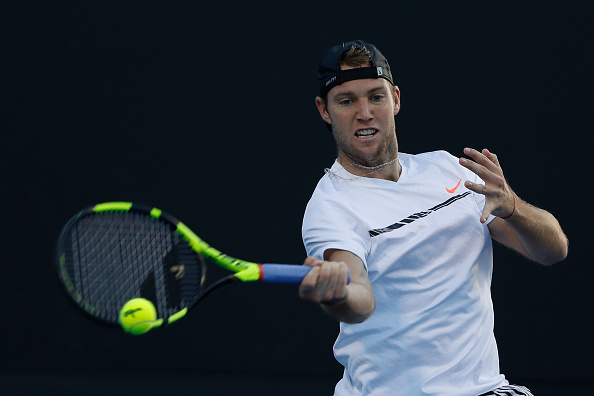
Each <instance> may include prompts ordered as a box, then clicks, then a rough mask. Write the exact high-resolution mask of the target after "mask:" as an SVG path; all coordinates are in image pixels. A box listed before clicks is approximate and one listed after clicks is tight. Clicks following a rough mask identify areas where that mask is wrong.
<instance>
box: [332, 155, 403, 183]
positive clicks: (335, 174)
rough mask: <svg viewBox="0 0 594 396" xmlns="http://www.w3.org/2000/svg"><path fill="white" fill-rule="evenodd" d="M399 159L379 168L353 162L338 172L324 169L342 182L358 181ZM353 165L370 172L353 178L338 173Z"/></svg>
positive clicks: (378, 166)
mask: <svg viewBox="0 0 594 396" xmlns="http://www.w3.org/2000/svg"><path fill="white" fill-rule="evenodd" d="M397 159H398V155H396V157H395V158H394V159H393V160H392V161H388V162H386V163H383V164H381V165H377V166H365V165H361V164H357V163H355V162H351V163H350V164H348V165H347V166H343V167H342V168H340V169H338V170H337V171H332V170H330V168H326V169H324V173H326V174H328V175H329V176H330V177H332V176H336V177H338V178H340V179H342V180H357V179H360V178H362V177H365V176H368V175H371V174H372V173H374V172H377V171H378V170H380V169H382V168H383V167H385V166H388V165H390V164H393V163H394V162H396V160H397ZM351 165H355V166H356V167H358V168H362V169H368V170H369V172H367V173H364V174H362V175H361V176H355V177H351V178H347V177H343V176H340V175H339V174H338V171H341V170H343V169H346V168H348V167H349V166H351Z"/></svg>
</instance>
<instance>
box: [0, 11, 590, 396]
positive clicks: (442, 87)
mask: <svg viewBox="0 0 594 396" xmlns="http://www.w3.org/2000/svg"><path fill="white" fill-rule="evenodd" d="M411 3H413V2H400V1H393V2H382V3H377V4H376V3H373V2H360V3H352V4H348V3H337V2H327V3H324V2H316V3H311V4H308V3H301V2H293V3H286V4H285V3H281V2H237V3H234V2H225V1H219V2H214V4H209V5H204V4H201V5H198V4H196V2H159V1H142V2H114V1H103V2H90V1H84V2H57V1H46V2H41V1H40V2H30V1H14V2H12V1H4V2H2V5H1V20H0V22H1V24H0V26H1V27H0V31H1V33H2V41H1V44H0V45H1V47H0V49H1V51H2V52H1V56H0V62H1V64H0V66H1V79H2V80H1V81H2V87H1V91H2V92H1V94H0V99H1V101H2V102H1V110H0V111H1V119H2V129H3V136H4V137H5V138H4V139H3V143H2V144H1V145H0V158H1V161H2V172H1V176H0V177H1V179H0V180H1V184H0V185H1V196H2V207H3V209H4V210H3V212H4V216H3V219H4V221H3V222H2V224H3V226H2V239H1V240H0V243H1V248H2V252H3V260H2V272H1V273H0V293H2V294H1V297H2V298H1V300H0V301H2V303H1V304H2V314H3V315H2V316H3V319H2V337H1V341H0V342H1V343H2V344H0V370H1V373H2V374H1V375H0V381H1V383H0V385H1V388H0V389H4V390H6V391H7V392H6V393H7V394H22V395H28V394H34V393H35V392H39V391H42V390H43V391H55V392H56V394H63V395H68V394H73V395H77V394H87V395H95V394H96V395H104V394H111V395H120V394H122V395H123V394H130V393H135V394H138V393H140V392H142V393H145V394H157V393H162V392H169V393H170V394H178V395H185V394H210V395H219V394H220V395H227V394H229V395H232V394H260V395H263V394H266V395H268V394H270V395H280V394H282V395H293V394H294V395H329V394H331V393H332V389H333V386H334V383H335V382H336V381H337V380H338V379H339V378H340V376H341V371H342V370H341V367H340V366H339V365H338V364H337V363H336V362H335V361H334V358H333V356H332V343H333V341H334V338H335V336H336V334H337V331H338V325H337V323H334V322H333V321H332V320H331V319H329V318H327V317H326V316H324V315H323V314H322V313H321V311H320V310H319V309H318V307H316V306H315V305H313V304H308V303H306V302H303V301H300V300H299V299H298V297H297V290H296V288H295V287H286V286H274V285H252V284H244V285H237V286H234V287H231V288H227V289H224V290H221V291H220V292H219V293H218V294H217V295H216V296H215V297H212V298H211V299H209V300H207V301H205V302H204V304H202V305H200V306H199V307H197V308H195V309H194V310H193V312H192V314H191V315H189V316H188V317H187V318H185V319H184V320H183V321H180V322H179V323H177V324H175V325H172V326H170V327H167V328H164V329H159V330H157V331H154V332H152V333H148V334H146V335H145V336H141V337H132V336H128V335H126V334H123V333H122V332H121V331H119V330H118V329H115V328H109V327H107V328H106V327H103V326H100V325H98V324H97V323H95V322H94V321H92V320H90V319H88V318H87V317H86V316H83V315H80V314H79V311H78V310H77V309H76V308H75V307H74V306H73V305H72V304H70V302H69V300H68V299H67V297H66V296H65V294H64V293H63V292H62V290H61V286H60V284H59V282H58V280H57V274H56V270H55V269H54V267H53V265H54V263H53V245H54V243H55V240H56V238H57V235H58V233H59V231H60V229H61V227H62V225H63V224H64V223H65V222H66V221H67V220H68V219H69V218H70V217H71V216H72V215H74V213H76V212H77V211H78V210H79V209H81V208H82V207H85V206H88V205H91V204H95V203H98V202H102V201H112V200H128V201H136V202H144V203H149V204H152V205H155V206H158V207H160V208H162V209H165V210H167V211H169V212H171V213H173V214H174V215H176V216H178V217H179V218H181V219H182V220H183V221H184V222H185V223H186V224H188V225H189V226H190V227H191V228H193V229H195V230H196V231H197V232H198V233H199V234H200V235H201V236H202V237H203V238H204V239H205V240H206V241H208V242H209V243H210V244H212V245H213V246H215V247H218V248H219V249H221V250H223V251H225V252H226V253H228V254H230V255H233V256H237V257H241V258H244V259H248V260H252V261H267V262H286V263H301V262H302V261H303V258H304V256H305V251H304V249H303V247H302V243H301V234H300V227H301V219H302V214H303V210H304V207H305V205H306V203H307V201H308V199H309V196H310V194H311V192H312V191H313V188H314V187H315V184H316V183H317V180H318V179H319V177H321V176H322V174H323V169H324V168H325V167H327V166H329V165H331V164H332V161H333V160H334V157H335V148H334V143H333V140H332V138H331V136H330V134H329V133H328V132H327V131H326V129H325V128H324V127H323V125H322V121H321V120H320V119H319V116H318V114H317V111H316V109H315V106H314V97H315V95H316V88H317V82H316V75H315V73H316V67H317V60H318V58H319V56H320V55H321V53H322V52H323V50H324V49H326V48H327V47H329V46H332V45H336V44H338V43H340V42H342V41H347V40H352V39H357V38H362V39H366V40H369V41H371V42H373V43H375V44H376V45H377V46H378V47H379V48H380V50H381V51H382V52H383V53H384V54H385V55H386V56H387V58H388V59H389V61H390V64H391V66H392V70H393V74H394V78H395V80H396V83H397V85H398V86H399V87H400V90H401V94H402V108H401V111H400V114H399V115H398V116H397V134H398V138H399V143H400V149H401V151H404V152H409V153H418V152H423V151H431V150H437V149H445V150H448V151H450V152H451V153H453V154H455V155H461V153H462V149H463V148H464V147H465V146H471V147H475V148H477V149H481V148H483V147H488V148H489V149H490V150H491V151H493V152H495V153H497V154H498V156H499V159H500V162H501V164H502V166H503V169H504V172H505V175H506V177H507V178H508V180H509V182H510V184H511V185H512V186H513V188H514V189H515V190H516V191H517V193H518V194H519V195H520V196H521V197H523V198H524V199H525V200H527V201H529V202H531V203H533V204H535V205H537V206H541V207H544V208H546V209H548V210H549V211H551V212H552V213H553V214H555V215H556V216H557V217H558V219H559V220H560V222H561V224H562V226H563V228H564V230H565V231H566V233H567V235H568V237H569V239H570V242H571V243H570V255H569V257H568V258H567V260H565V262H563V263H560V264H557V265H554V266H552V267H543V266H539V265H537V264H534V263H530V262H527V261H525V260H523V259H521V258H520V257H518V256H517V255H515V254H513V253H511V252H508V251H505V250H504V249H502V248H499V247H498V248H497V249H496V251H495V270H494V278H493V286H492V291H493V300H494V305H495V311H496V327H495V332H496V336H497V339H498V344H499V349H500V356H501V369H502V372H503V373H504V374H506V376H507V377H508V379H509V380H510V381H511V382H512V383H521V384H524V385H526V386H528V387H530V388H532V390H533V391H534V393H535V394H536V395H537V396H544V395H558V394H569V392H571V391H575V392H584V393H585V392H588V390H590V391H592V389H594V374H593V373H592V371H593V370H592V369H593V364H592V352H593V351H594V342H593V341H592V336H591V335H592V330H593V321H592V309H593V307H594V298H593V293H592V287H591V284H592V279H593V274H594V271H593V269H592V263H591V256H590V253H589V252H591V242H590V240H589V239H590V237H591V231H590V228H589V227H587V225H589V220H588V218H589V215H590V213H589V212H590V210H589V209H588V201H589V198H590V196H591V190H592V187H591V185H590V184H591V183H590V180H589V179H587V176H589V175H591V170H592V168H591V163H590V161H589V159H590V157H591V154H590V151H591V145H590V142H591V139H590V137H589V135H590V133H591V131H592V126H593V125H594V122H593V116H592V113H593V112H592V108H593V105H594V100H593V99H592V95H593V88H594V84H593V83H592V81H593V80H592V77H591V73H592V70H593V66H594V62H593V54H592V35H593V33H594V28H593V27H592V25H593V24H592V18H593V17H594V5H593V4H592V3H591V2H589V1H586V0H584V1H516V2H485V3H483V2H480V3H479V2H474V1H473V2H471V1H463V2H441V1H434V2H428V1H418V2H414V4H411ZM450 3H453V4H450ZM6 137H8V140H6ZM200 392H202V393H200Z"/></svg>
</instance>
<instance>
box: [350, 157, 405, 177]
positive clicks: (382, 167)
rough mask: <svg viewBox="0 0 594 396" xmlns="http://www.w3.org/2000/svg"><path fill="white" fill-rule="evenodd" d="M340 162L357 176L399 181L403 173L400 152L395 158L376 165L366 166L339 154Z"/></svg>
mask: <svg viewBox="0 0 594 396" xmlns="http://www.w3.org/2000/svg"><path fill="white" fill-rule="evenodd" d="M338 163H339V164H340V165H342V167H343V169H347V168H348V172H349V173H352V174H353V175H355V176H357V177H370V178H375V179H383V180H389V181H394V182H395V181H398V179H399V178H400V174H401V173H402V167H401V166H400V162H399V161H398V154H396V157H394V158H393V159H391V160H389V161H386V162H384V163H381V164H379V165H376V166H366V165H361V164H358V163H357V162H353V161H352V160H351V159H350V158H348V157H346V156H345V157H342V158H341V156H339V158H338Z"/></svg>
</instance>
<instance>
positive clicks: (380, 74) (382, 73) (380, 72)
mask: <svg viewBox="0 0 594 396" xmlns="http://www.w3.org/2000/svg"><path fill="white" fill-rule="evenodd" d="M377 75H378V77H379V76H383V75H384V71H383V69H382V67H381V66H379V67H378V68H377Z"/></svg>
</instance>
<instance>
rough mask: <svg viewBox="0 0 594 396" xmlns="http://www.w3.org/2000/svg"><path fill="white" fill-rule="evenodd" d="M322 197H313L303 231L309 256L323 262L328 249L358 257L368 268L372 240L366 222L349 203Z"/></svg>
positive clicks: (306, 211)
mask: <svg viewBox="0 0 594 396" xmlns="http://www.w3.org/2000/svg"><path fill="white" fill-rule="evenodd" d="M320 195H323V194H320ZM320 195H316V194H314V196H312V199H311V200H310V201H309V203H308V205H307V208H306V210H305V215H304V217H303V226H302V230H301V231H302V237H303V244H304V245H305V250H306V252H307V255H308V256H313V257H317V258H319V259H323V257H324V252H325V251H326V250H328V249H338V250H346V251H349V252H351V253H353V254H354V255H356V256H358V257H359V258H360V259H361V260H362V261H363V264H364V265H365V268H367V259H366V257H367V255H368V252H369V249H370V244H369V239H370V238H369V232H368V231H366V230H365V226H364V224H365V222H364V221H361V219H358V218H357V217H356V216H355V215H354V213H353V211H351V210H350V206H349V205H348V203H347V202H337V201H336V200H331V199H325V198H324V197H323V196H320Z"/></svg>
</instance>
